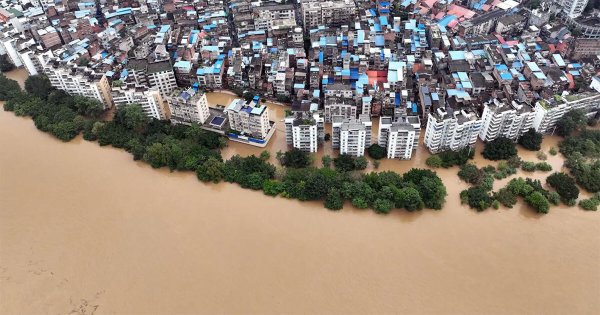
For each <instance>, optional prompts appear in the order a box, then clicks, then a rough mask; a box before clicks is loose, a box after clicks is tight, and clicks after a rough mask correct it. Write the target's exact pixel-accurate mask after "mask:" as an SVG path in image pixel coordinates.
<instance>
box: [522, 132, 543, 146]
mask: <svg viewBox="0 0 600 315" xmlns="http://www.w3.org/2000/svg"><path fill="white" fill-rule="evenodd" d="M519 144H520V145H522V146H523V147H524V148H525V149H527V150H529V151H538V150H539V149H540V148H541V146H542V134H541V133H539V132H536V131H535V129H533V128H530V129H529V130H528V131H527V132H525V133H524V134H523V135H521V137H520V138H519Z"/></svg>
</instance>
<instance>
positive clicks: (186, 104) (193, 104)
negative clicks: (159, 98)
mask: <svg viewBox="0 0 600 315" xmlns="http://www.w3.org/2000/svg"><path fill="white" fill-rule="evenodd" d="M167 102H168V104H169V110H170V111H171V123H173V124H184V125H191V124H192V123H198V124H203V123H204V122H206V120H207V119H208V117H209V116H210V112H209V109H208V101H207V99H206V94H204V93H202V92H198V91H196V90H194V89H193V88H189V89H187V90H183V89H176V90H174V91H173V92H171V95H170V96H169V97H168V98H167Z"/></svg>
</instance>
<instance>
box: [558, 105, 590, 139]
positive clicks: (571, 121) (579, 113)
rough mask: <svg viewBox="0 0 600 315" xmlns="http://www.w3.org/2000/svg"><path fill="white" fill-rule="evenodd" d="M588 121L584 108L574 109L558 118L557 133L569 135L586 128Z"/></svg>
mask: <svg viewBox="0 0 600 315" xmlns="http://www.w3.org/2000/svg"><path fill="white" fill-rule="evenodd" d="M587 121H588V120H587V118H586V117H585V112H584V111H583V110H581V109H575V110H572V111H570V112H568V113H566V114H564V115H563V116H562V117H561V118H560V119H559V120H558V122H557V123H556V134H558V135H559V136H561V137H568V136H570V135H571V134H572V133H573V132H575V131H578V130H582V129H584V128H585V126H586V124H587Z"/></svg>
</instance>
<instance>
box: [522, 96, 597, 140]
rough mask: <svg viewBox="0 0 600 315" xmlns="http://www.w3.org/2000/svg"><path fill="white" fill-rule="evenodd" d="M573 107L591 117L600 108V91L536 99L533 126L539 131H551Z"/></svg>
mask: <svg viewBox="0 0 600 315" xmlns="http://www.w3.org/2000/svg"><path fill="white" fill-rule="evenodd" d="M575 109H580V110H583V111H584V112H585V113H586V116H587V117H593V116H594V115H595V114H596V113H597V112H598V110H600V93H580V94H575V95H572V96H571V95H568V96H565V97H556V98H554V99H551V100H539V101H537V102H536V104H535V109H534V110H535V117H534V119H533V128H535V130H536V131H537V132H540V133H552V132H554V128H555V127H556V123H557V122H558V120H559V119H560V118H561V117H562V116H563V115H564V114H566V113H568V112H570V111H572V110H575Z"/></svg>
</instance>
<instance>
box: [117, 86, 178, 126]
mask: <svg viewBox="0 0 600 315" xmlns="http://www.w3.org/2000/svg"><path fill="white" fill-rule="evenodd" d="M111 94H112V99H113V102H114V103H115V106H116V107H117V108H118V107H121V106H127V105H131V104H138V105H140V106H141V107H142V109H143V110H144V113H146V115H148V117H153V118H156V119H167V117H166V115H165V113H164V110H163V104H164V102H163V98H162V97H161V96H160V92H159V91H158V89H156V88H147V87H145V86H136V85H135V84H133V85H127V84H125V85H122V86H114V84H113V87H112V92H111Z"/></svg>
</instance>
